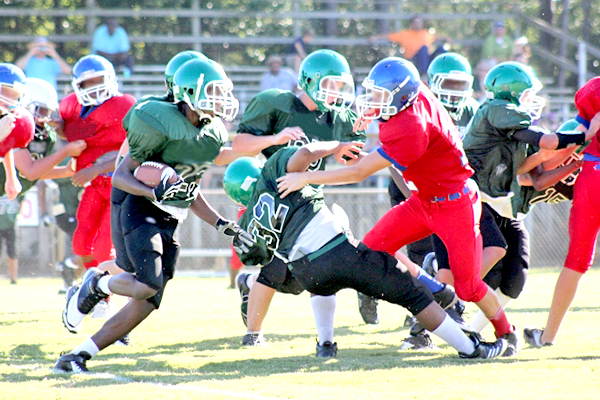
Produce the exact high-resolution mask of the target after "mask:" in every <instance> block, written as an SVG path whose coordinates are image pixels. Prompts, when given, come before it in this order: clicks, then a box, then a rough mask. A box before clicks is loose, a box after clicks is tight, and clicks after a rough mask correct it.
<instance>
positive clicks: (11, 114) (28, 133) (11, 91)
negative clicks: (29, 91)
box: [0, 63, 35, 200]
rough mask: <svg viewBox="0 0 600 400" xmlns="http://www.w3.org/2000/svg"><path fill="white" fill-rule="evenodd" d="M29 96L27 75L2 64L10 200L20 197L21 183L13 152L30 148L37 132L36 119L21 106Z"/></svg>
mask: <svg viewBox="0 0 600 400" xmlns="http://www.w3.org/2000/svg"><path fill="white" fill-rule="evenodd" d="M24 94H25V74H24V73H23V71H21V70H20V69H19V68H18V67H16V66H14V65H13V64H6V63H1V64H0V157H1V158H2V164H3V166H4V172H5V176H6V182H5V183H4V191H5V192H6V195H7V196H8V198H9V200H13V199H14V198H16V197H17V195H18V194H19V192H20V191H21V184H20V183H19V180H18V178H17V172H16V169H15V163H14V152H13V149H21V148H25V147H27V144H28V143H29V142H30V141H31V140H32V139H33V135H34V132H35V128H34V125H35V123H34V121H33V116H32V115H31V113H30V112H29V111H27V110H26V109H24V108H23V107H22V106H21V98H22V97H23V95H24Z"/></svg>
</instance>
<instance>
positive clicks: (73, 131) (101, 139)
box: [59, 93, 136, 171]
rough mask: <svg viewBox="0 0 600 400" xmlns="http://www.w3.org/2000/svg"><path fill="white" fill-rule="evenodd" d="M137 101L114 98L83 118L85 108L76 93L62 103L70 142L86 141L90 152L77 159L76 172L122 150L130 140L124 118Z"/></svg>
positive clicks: (126, 96)
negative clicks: (82, 110) (103, 156)
mask: <svg viewBox="0 0 600 400" xmlns="http://www.w3.org/2000/svg"><path fill="white" fill-rule="evenodd" d="M135 102H136V100H135V97H133V96H131V95H128V94H123V95H118V96H114V97H111V98H110V99H108V100H106V101H105V102H104V103H102V104H101V105H99V106H97V107H95V108H94V109H93V110H92V111H91V112H89V113H88V114H87V115H85V116H84V117H83V118H82V117H81V108H82V107H81V104H79V102H78V101H77V97H76V96H75V93H71V94H70V95H68V96H67V97H65V98H64V99H62V101H61V102H60V106H59V112H60V117H61V119H62V120H63V121H64V123H65V125H64V133H65V137H66V138H67V140H68V141H69V142H73V141H75V140H80V139H82V140H85V142H86V143H87V148H86V149H85V150H84V151H83V152H82V153H81V154H80V155H79V157H77V166H76V171H79V170H81V169H83V168H87V167H90V166H91V165H92V164H93V163H94V161H96V160H97V159H98V157H100V156H101V155H103V154H105V153H108V152H110V151H114V150H119V148H120V147H121V144H122V143H123V141H124V140H125V138H126V137H127V133H126V132H125V129H123V125H122V122H123V117H125V114H127V112H128V111H129V109H130V108H131V107H132V106H133V105H134V104H135Z"/></svg>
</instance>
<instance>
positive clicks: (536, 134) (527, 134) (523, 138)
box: [512, 126, 544, 147]
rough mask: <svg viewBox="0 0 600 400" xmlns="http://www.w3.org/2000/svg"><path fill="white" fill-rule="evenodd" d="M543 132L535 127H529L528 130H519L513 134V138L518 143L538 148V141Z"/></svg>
mask: <svg viewBox="0 0 600 400" xmlns="http://www.w3.org/2000/svg"><path fill="white" fill-rule="evenodd" d="M543 135H544V132H543V131H542V130H540V129H539V128H538V127H536V126H531V127H529V128H528V129H521V130H519V131H516V132H515V133H514V134H513V136H512V137H513V138H514V139H515V140H518V141H519V142H523V143H528V144H530V145H532V146H536V147H539V145H540V139H541V138H542V136H543Z"/></svg>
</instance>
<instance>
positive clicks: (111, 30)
mask: <svg viewBox="0 0 600 400" xmlns="http://www.w3.org/2000/svg"><path fill="white" fill-rule="evenodd" d="M129 48H130V46H129V37H128V36H127V32H125V29H123V28H122V27H120V26H119V22H118V21H117V19H116V18H108V19H107V20H106V24H104V25H100V26H99V27H98V29H96V32H94V38H93V39H92V53H94V54H98V55H99V56H102V57H104V58H106V59H107V60H108V61H110V62H111V63H112V64H113V65H114V67H115V69H117V68H118V67H121V66H122V67H123V75H124V76H129V75H131V73H132V72H133V66H134V62H135V60H134V59H133V56H132V55H131V54H129Z"/></svg>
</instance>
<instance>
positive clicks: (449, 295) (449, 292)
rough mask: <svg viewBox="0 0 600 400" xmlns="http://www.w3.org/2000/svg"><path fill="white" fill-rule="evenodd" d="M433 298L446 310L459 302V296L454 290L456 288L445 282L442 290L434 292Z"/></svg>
mask: <svg viewBox="0 0 600 400" xmlns="http://www.w3.org/2000/svg"><path fill="white" fill-rule="evenodd" d="M433 298H434V299H435V302H436V303H438V304H439V305H440V307H442V308H443V309H444V310H447V309H449V308H450V307H452V306H453V305H455V304H456V303H457V302H458V296H457V295H456V293H455V292H454V288H453V287H452V286H450V285H446V284H445V283H444V288H443V289H442V290H440V291H439V292H437V293H434V294H433Z"/></svg>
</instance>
